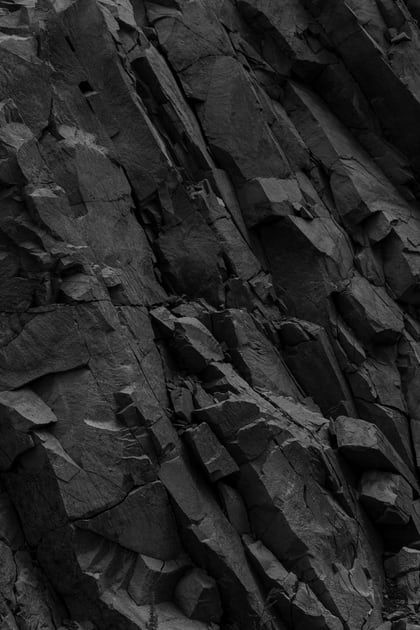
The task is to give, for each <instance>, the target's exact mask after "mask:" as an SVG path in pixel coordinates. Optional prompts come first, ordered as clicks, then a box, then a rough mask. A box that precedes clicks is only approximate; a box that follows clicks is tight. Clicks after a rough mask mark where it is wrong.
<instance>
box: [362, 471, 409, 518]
mask: <svg viewBox="0 0 420 630" xmlns="http://www.w3.org/2000/svg"><path fill="white" fill-rule="evenodd" d="M359 492H360V501H361V502H362V503H363V505H364V507H365V508H366V510H367V512H368V513H369V515H370V516H371V518H372V519H373V520H374V521H375V522H376V523H378V524H380V523H384V524H388V525H393V524H394V525H398V524H402V525H404V524H407V523H408V521H409V520H410V515H411V504H412V501H413V491H412V489H411V486H410V485H409V483H408V482H407V481H405V479H404V478H403V477H400V476H399V475H394V474H392V473H385V472H379V471H368V472H365V473H364V474H363V475H362V478H361V480H360V484H359Z"/></svg>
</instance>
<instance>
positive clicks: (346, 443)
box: [334, 416, 419, 494]
mask: <svg viewBox="0 0 420 630" xmlns="http://www.w3.org/2000/svg"><path fill="white" fill-rule="evenodd" d="M334 428H335V433H336V436H337V444H338V449H339V451H340V453H342V454H343V455H344V456H345V457H346V459H348V460H349V461H350V462H351V463H352V464H354V465H355V466H356V467H357V468H361V469H362V470H372V469H378V470H384V471H389V472H396V473H399V474H400V475H402V476H403V477H404V478H405V479H406V481H407V482H408V483H409V484H410V485H411V486H412V488H413V490H414V492H415V493H416V494H418V493H419V485H418V481H417V479H416V477H415V476H414V474H413V472H412V471H411V470H410V469H409V467H408V466H407V464H406V463H405V462H404V461H403V460H402V458H401V457H400V456H399V455H398V453H397V452H396V450H395V449H394V447H393V446H392V444H390V442H389V441H388V440H387V438H386V437H385V436H384V434H383V433H382V431H381V430H380V429H378V427H377V426H375V425H374V424H371V423H369V422H366V421H365V420H360V419H358V418H357V419H356V418H348V417H345V416H340V417H339V418H337V420H336V421H335V424H334Z"/></svg>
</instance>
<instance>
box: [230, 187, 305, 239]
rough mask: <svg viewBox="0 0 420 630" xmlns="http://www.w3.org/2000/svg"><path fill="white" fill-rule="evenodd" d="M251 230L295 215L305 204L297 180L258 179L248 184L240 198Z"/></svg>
mask: <svg viewBox="0 0 420 630" xmlns="http://www.w3.org/2000/svg"><path fill="white" fill-rule="evenodd" d="M239 198H240V200H241V203H242V208H243V213H244V219H245V223H246V225H247V226H248V227H249V228H252V227H255V226H256V225H259V224H261V223H265V222H267V221H271V220H273V219H275V218H276V217H282V216H287V215H293V214H295V213H296V212H297V211H299V209H300V208H301V207H302V206H303V205H304V204H305V199H304V197H303V195H302V191H301V190H300V188H299V185H298V183H297V181H296V180H295V179H276V178H275V177H265V178H264V177H257V178H256V179H252V180H250V181H249V182H247V183H246V184H245V185H244V186H243V187H242V189H241V191H240V196H239Z"/></svg>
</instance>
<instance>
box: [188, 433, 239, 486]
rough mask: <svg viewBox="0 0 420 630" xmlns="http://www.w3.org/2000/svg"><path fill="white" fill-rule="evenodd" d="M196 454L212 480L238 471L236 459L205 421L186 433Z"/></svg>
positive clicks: (217, 479)
mask: <svg viewBox="0 0 420 630" xmlns="http://www.w3.org/2000/svg"><path fill="white" fill-rule="evenodd" d="M184 436H185V438H186V440H187V443H188V444H190V446H191V448H192V450H193V452H194V454H195V456H196V457H197V459H198V461H199V462H200V464H201V466H202V467H203V468H204V470H205V471H206V473H207V476H208V477H209V479H210V481H219V480H220V479H224V478H225V477H228V476H229V475H232V474H234V473H236V472H238V470H239V468H238V467H237V465H236V463H235V461H234V460H233V459H232V457H231V456H230V455H229V453H228V452H227V450H226V449H225V448H224V446H222V444H220V442H219V441H218V439H217V437H216V436H215V435H214V433H213V431H212V430H211V429H210V427H209V425H208V424H206V423H205V422H203V423H202V424H199V425H198V426H197V427H192V428H190V429H187V430H186V431H185V433H184Z"/></svg>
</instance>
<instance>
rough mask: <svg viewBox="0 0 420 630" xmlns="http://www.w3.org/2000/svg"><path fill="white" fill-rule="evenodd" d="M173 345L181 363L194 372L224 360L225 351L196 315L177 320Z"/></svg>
mask: <svg viewBox="0 0 420 630" xmlns="http://www.w3.org/2000/svg"><path fill="white" fill-rule="evenodd" d="M173 347H174V349H175V352H176V354H177V357H178V359H179V361H180V363H181V364H182V365H183V366H185V368H186V369H187V370H189V371H191V372H193V373H200V372H202V371H203V370H205V369H206V367H207V366H208V365H209V364H210V363H211V362H212V361H223V358H224V356H223V351H222V349H221V347H220V346H219V344H218V343H217V341H216V339H215V338H214V337H213V336H212V335H211V334H210V332H209V331H208V330H207V328H206V327H205V326H204V325H203V324H202V323H201V322H200V321H199V320H198V319H195V318H194V317H180V318H179V319H177V320H176V321H175V334H174V338H173Z"/></svg>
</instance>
